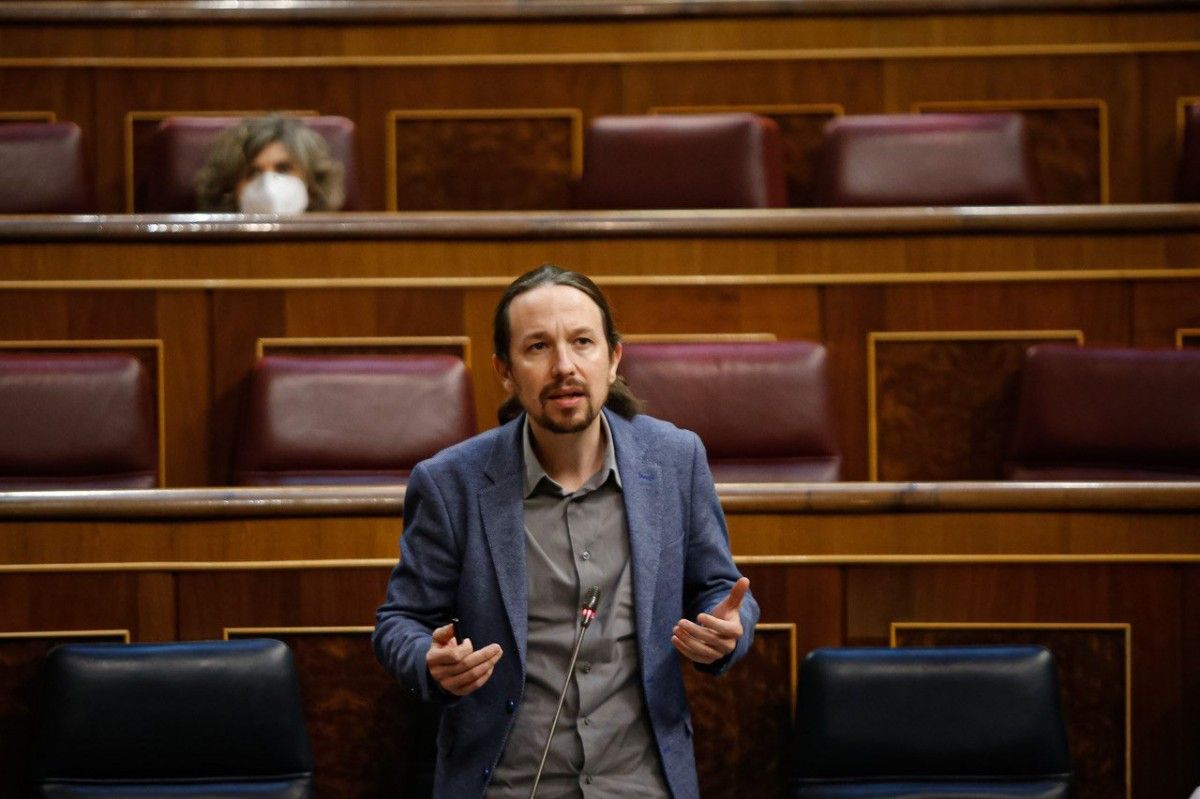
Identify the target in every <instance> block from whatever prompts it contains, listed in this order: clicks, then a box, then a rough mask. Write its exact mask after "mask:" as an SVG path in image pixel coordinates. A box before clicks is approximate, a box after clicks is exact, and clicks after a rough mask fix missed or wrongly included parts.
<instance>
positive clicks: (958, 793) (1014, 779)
mask: <svg viewBox="0 0 1200 799" xmlns="http://www.w3.org/2000/svg"><path fill="white" fill-rule="evenodd" d="M796 718H797V722H796V724H797V738H796V749H795V762H796V778H795V782H794V789H795V790H794V792H793V795H794V796H795V797H797V799H833V797H839V798H845V799H850V797H856V798H857V797H862V798H863V799H866V797H873V798H874V797H889V799H900V798H901V797H905V798H908V799H918V798H920V799H925V797H940V796H947V797H954V798H955V799H993V798H994V799H1001V797H1016V796H1020V797H1037V798H1038V799H1066V797H1068V796H1069V788H1070V772H1071V764H1070V756H1069V753H1068V750H1067V737H1066V727H1065V724H1064V722H1063V717H1062V710H1061V703H1060V700H1059V690H1058V680H1057V676H1056V673H1055V665H1054V659H1053V657H1052V656H1051V655H1050V653H1049V652H1048V651H1046V650H1045V649H1042V648H1040V647H933V648H923V647H915V648H910V647H901V648H897V649H886V648H861V649H860V648H844V649H817V650H814V651H813V652H812V653H810V654H809V655H808V657H807V658H806V659H805V661H804V663H803V665H802V667H801V670H800V680H799V695H798V703H797V707H796Z"/></svg>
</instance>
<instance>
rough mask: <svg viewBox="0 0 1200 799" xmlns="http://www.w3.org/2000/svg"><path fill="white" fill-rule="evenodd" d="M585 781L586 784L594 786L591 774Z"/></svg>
mask: <svg viewBox="0 0 1200 799" xmlns="http://www.w3.org/2000/svg"><path fill="white" fill-rule="evenodd" d="M583 781H584V782H586V783H587V784H588V785H591V784H592V775H591V774H587V775H585V776H584V778H583Z"/></svg>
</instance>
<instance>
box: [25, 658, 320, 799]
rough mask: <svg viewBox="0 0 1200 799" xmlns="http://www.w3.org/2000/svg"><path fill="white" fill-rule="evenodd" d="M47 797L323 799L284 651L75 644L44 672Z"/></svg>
mask: <svg viewBox="0 0 1200 799" xmlns="http://www.w3.org/2000/svg"><path fill="white" fill-rule="evenodd" d="M41 676H42V680H41V701H40V710H39V715H38V731H37V740H36V743H35V752H36V754H35V762H34V774H35V780H36V782H35V784H36V793H35V795H36V796H39V797H44V798H45V799H50V798H51V797H53V798H54V799H67V798H68V797H69V798H70V799H100V797H105V799H118V798H119V799H126V798H128V799H133V797H163V799H166V797H189V799H243V797H244V798H245V799H249V798H250V797H255V799H312V797H313V796H314V793H313V788H312V756H311V754H310V752H309V748H308V736H307V734H306V732H305V728H304V714H303V707H302V705H301V701H300V690H299V685H298V683H297V681H296V672H295V667H294V665H293V663H292V654H291V651H290V650H288V648H287V647H286V646H285V645H284V644H283V643H281V642H279V641H272V640H268V639H244V640H238V641H202V642H187V643H169V644H67V645H64V646H60V647H58V648H56V649H55V650H53V651H52V652H51V653H50V655H49V656H48V657H47V659H46V662H45V664H44V668H43V671H42V675H41Z"/></svg>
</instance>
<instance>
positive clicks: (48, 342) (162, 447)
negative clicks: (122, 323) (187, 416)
mask: <svg viewBox="0 0 1200 799" xmlns="http://www.w3.org/2000/svg"><path fill="white" fill-rule="evenodd" d="M138 349H147V350H153V351H154V371H155V375H154V382H155V386H154V394H155V405H156V406H157V407H156V409H155V410H156V411H157V416H158V487H159V488H166V487H167V421H166V419H167V398H166V394H167V387H166V376H165V374H164V372H165V368H166V367H165V363H164V356H163V349H164V345H163V340H162V339H160V338H130V339H119V338H111V339H32V340H28V341H20V340H0V350H65V351H68V352H69V351H74V350H138Z"/></svg>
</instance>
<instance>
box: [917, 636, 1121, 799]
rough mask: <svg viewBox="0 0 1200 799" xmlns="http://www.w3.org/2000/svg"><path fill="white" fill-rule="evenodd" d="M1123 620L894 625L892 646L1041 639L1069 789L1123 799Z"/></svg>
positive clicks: (1034, 642)
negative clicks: (1056, 693)
mask: <svg viewBox="0 0 1200 799" xmlns="http://www.w3.org/2000/svg"><path fill="white" fill-rule="evenodd" d="M1129 632H1130V631H1129V628H1128V626H1125V625H1079V626H1067V625H1051V624H1047V625H1038V624H1032V625H1003V624H1000V625H987V624H984V625H978V626H976V625H971V624H967V625H946V626H938V625H924V624H922V623H920V622H917V623H913V624H904V625H896V626H894V627H893V645H895V646H1017V645H1033V646H1044V647H1046V648H1047V649H1049V650H1050V652H1051V653H1053V655H1054V660H1055V665H1056V666H1057V669H1058V684H1059V688H1060V691H1061V696H1062V709H1063V717H1064V719H1065V721H1066V726H1067V740H1068V743H1069V744H1070V748H1071V763H1072V765H1073V766H1074V771H1075V775H1074V776H1075V790H1076V791H1078V794H1079V795H1080V796H1090V797H1096V799H1123V798H1124V797H1127V796H1128V795H1129V787H1128V786H1129V784H1130V783H1131V782H1132V780H1131V779H1130V777H1131V775H1130V774H1128V769H1127V762H1126V761H1127V754H1128V752H1129V748H1130V741H1129V739H1128V732H1129V729H1128V714H1127V712H1126V711H1127V708H1128V707H1129V695H1128V688H1129V686H1128V680H1129V678H1130V674H1131V669H1130V665H1131V664H1130V659H1131V653H1130V651H1129V645H1128V644H1129Z"/></svg>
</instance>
